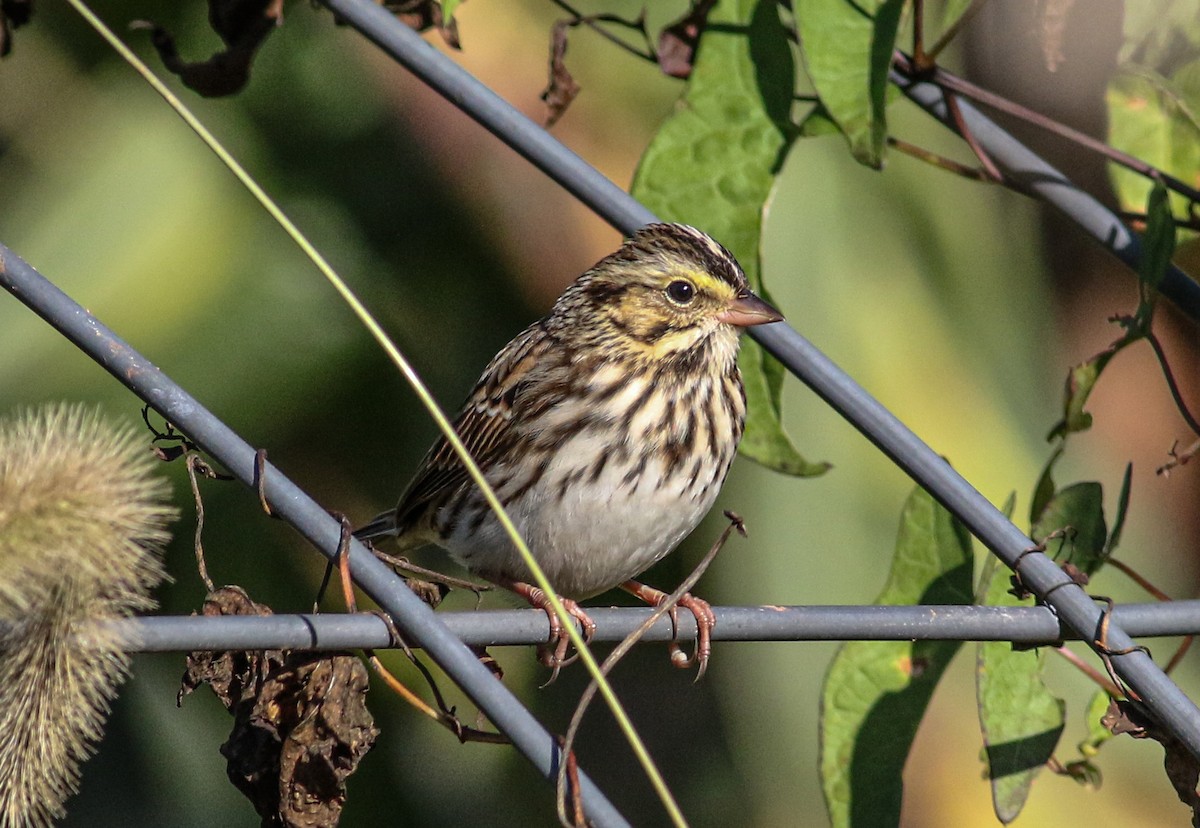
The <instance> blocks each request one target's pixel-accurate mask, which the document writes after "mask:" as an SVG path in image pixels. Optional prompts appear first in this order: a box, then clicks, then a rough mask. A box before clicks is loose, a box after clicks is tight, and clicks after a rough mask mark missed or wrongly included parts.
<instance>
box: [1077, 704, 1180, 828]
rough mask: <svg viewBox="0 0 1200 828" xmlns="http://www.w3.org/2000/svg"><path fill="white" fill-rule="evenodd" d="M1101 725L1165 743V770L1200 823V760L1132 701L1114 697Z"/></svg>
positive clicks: (1137, 737)
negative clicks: (1198, 788)
mask: <svg viewBox="0 0 1200 828" xmlns="http://www.w3.org/2000/svg"><path fill="white" fill-rule="evenodd" d="M1100 722H1101V724H1103V725H1104V726H1105V727H1107V728H1108V729H1109V730H1111V731H1112V732H1113V733H1114V734H1121V733H1128V734H1129V735H1130V736H1132V737H1133V738H1134V739H1153V740H1154V741H1156V742H1158V743H1159V744H1161V745H1162V746H1163V769H1164V770H1165V771H1166V772H1167V779H1169V780H1170V782H1171V786H1172V787H1173V788H1174V789H1175V795H1176V796H1178V797H1179V801H1180V802H1182V803H1183V804H1184V805H1187V806H1188V807H1189V808H1191V809H1192V824H1193V825H1200V793H1198V792H1197V791H1196V786H1197V785H1198V784H1200V762H1197V760H1196V757H1194V756H1192V754H1191V751H1189V750H1188V749H1187V747H1186V746H1185V745H1184V744H1183V742H1181V741H1179V740H1178V739H1176V738H1175V737H1174V736H1173V735H1172V734H1171V733H1170V732H1168V731H1167V730H1166V729H1165V728H1163V727H1162V726H1160V725H1159V724H1158V722H1156V721H1155V720H1154V719H1152V718H1151V717H1150V715H1149V714H1148V713H1147V711H1146V709H1145V708H1144V707H1143V706H1142V705H1140V704H1138V703H1136V702H1132V701H1127V700H1117V699H1113V700H1112V701H1111V702H1109V705H1108V711H1107V712H1106V713H1105V714H1104V717H1103V718H1101V720H1100Z"/></svg>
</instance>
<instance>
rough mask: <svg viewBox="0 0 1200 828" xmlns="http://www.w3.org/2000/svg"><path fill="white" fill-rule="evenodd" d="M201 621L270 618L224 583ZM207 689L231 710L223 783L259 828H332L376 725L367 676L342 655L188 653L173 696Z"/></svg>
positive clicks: (207, 604)
mask: <svg viewBox="0 0 1200 828" xmlns="http://www.w3.org/2000/svg"><path fill="white" fill-rule="evenodd" d="M203 614H204V615H270V614H271V610H270V609H269V608H268V607H265V606H263V605H261V604H257V603H255V602H254V601H252V600H251V599H250V597H249V596H248V595H247V594H246V593H245V591H244V590H242V589H241V588H240V587H223V588H222V589H219V590H217V591H216V592H214V593H212V594H210V595H209V596H208V598H207V599H206V600H205V602H204V609H203ZM201 684H208V685H210V686H211V687H212V689H213V692H214V693H216V695H217V698H219V699H220V700H221V703H222V704H224V705H225V707H226V709H228V710H229V712H230V713H232V714H233V719H234V723H233V731H232V732H231V733H230V735H229V739H228V740H227V741H226V742H225V744H224V745H222V746H221V754H222V755H223V756H225V758H226V760H227V762H228V765H227V769H226V770H227V773H228V774H229V778H230V781H232V782H233V784H234V785H236V786H237V787H238V789H239V790H240V791H242V793H244V794H245V795H246V797H247V798H248V799H249V800H250V801H251V802H252V803H253V804H254V807H255V810H257V811H258V813H259V815H260V816H261V817H262V818H263V824H264V825H286V826H297V828H299V827H300V826H303V828H320V827H321V826H334V825H337V823H338V819H339V817H340V816H341V811H342V807H343V805H344V804H345V800H346V778H347V777H348V776H349V775H350V774H352V773H353V772H354V771H355V769H356V768H357V767H358V763H359V761H360V760H361V759H362V757H363V756H365V755H366V753H367V751H369V750H370V749H371V746H372V745H373V744H374V743H375V737H376V736H377V735H378V733H379V729H378V728H377V727H376V726H375V723H374V721H373V719H372V718H371V714H370V712H369V711H368V710H367V707H366V704H365V696H366V692H367V687H368V679H367V671H366V668H365V667H364V666H363V664H362V662H361V661H360V660H359V659H358V658H356V657H354V656H351V655H348V654H344V653H343V654H334V655H319V654H315V653H303V652H292V651H287V650H265V651H253V652H224V653H209V652H206V653H192V654H191V655H189V656H188V661H187V671H186V672H185V673H184V677H183V686H182V688H181V689H180V698H181V699H182V697H183V696H184V695H186V694H188V693H190V692H192V691H193V690H194V689H195V688H196V687H199V686H200V685H201Z"/></svg>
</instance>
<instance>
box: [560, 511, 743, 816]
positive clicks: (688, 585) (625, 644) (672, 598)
mask: <svg viewBox="0 0 1200 828" xmlns="http://www.w3.org/2000/svg"><path fill="white" fill-rule="evenodd" d="M725 517H727V518H728V519H729V525H728V526H726V527H725V530H724V531H723V532H721V535H720V536H719V537H718V538H717V540H716V542H715V543H714V544H713V545H712V547H711V548H710V549H709V550H708V552H707V553H706V554H705V555H704V557H703V558H702V559H701V560H700V563H698V564H696V568H695V569H693V570H692V572H691V573H690V574H689V575H688V576H687V577H686V578H684V579H683V583H681V584H680V585H679V586H678V587H676V588H675V591H674V592H672V593H671V594H670V595H668V596H667V599H666V600H665V601H663V602H662V603H661V604H659V605H658V606H657V607H655V609H654V612H652V613H650V615H649V616H648V617H647V618H646V620H645V621H643V622H642V624H641V625H640V626H639V627H638V628H637V629H636V630H634V631H633V632H631V633H630V634H629V635H627V636H625V638H624V640H622V641H621V643H620V644H618V645H617V646H616V647H615V648H614V649H613V651H612V652H611V653H609V654H608V657H607V658H606V659H604V663H603V664H601V665H600V674H601V675H604V676H607V675H608V674H609V672H611V671H612V669H613V667H615V666H616V665H617V663H618V662H619V661H620V660H621V659H622V658H624V657H625V654H626V653H628V652H629V651H630V650H631V649H633V646H634V645H635V644H636V643H637V642H638V641H639V640H641V638H642V636H644V635H645V634H646V633H647V632H649V631H650V629H651V628H652V627H653V626H654V625H655V624H657V623H658V621H659V619H661V618H662V617H663V616H665V615H666V614H667V613H669V612H671V610H672V609H674V608H675V606H676V605H677V604H678V603H679V599H680V598H682V597H683V596H684V595H685V594H687V593H688V592H690V591H691V589H692V587H694V586H695V585H696V582H697V581H699V580H700V576H701V575H703V574H704V571H705V570H706V569H708V566H709V564H711V563H712V562H713V559H714V558H716V556H717V553H718V552H720V551H721V547H723V546H724V545H725V541H727V540H728V539H729V536H730V534H732V533H733V531H734V530H735V529H736V530H737V532H738V534H740V535H741V536H742V537H745V536H746V524H745V522H744V521H743V520H742V519H741V517H739V516H738V515H736V514H735V513H733V512H730V511H726V512H725ZM598 689H599V686H598V685H597V684H596V681H595V679H593V680H592V681H591V682H589V683H588V686H587V688H586V689H585V690H584V691H583V695H582V696H581V697H580V699H579V704H578V705H577V706H576V708H575V713H574V715H573V716H571V723H570V725H569V726H568V727H567V735H566V736H565V737H563V740H562V746H563V754H564V755H565V756H568V757H569V756H571V755H572V754H573V746H574V744H575V738H576V736H578V735H579V726H580V725H581V724H582V723H583V714H584V713H586V712H587V709H588V706H589V705H590V704H591V703H592V699H593V698H595V696H596V691H597V690H598ZM567 766H568V762H567V761H563V762H562V763H561V764H560V766H559V769H558V792H557V796H556V799H557V810H558V821H559V823H560V824H561V825H564V826H566V828H574V826H575V825H576V824H577V823H572V822H570V821H568V819H567V810H566V808H567V806H566V801H567Z"/></svg>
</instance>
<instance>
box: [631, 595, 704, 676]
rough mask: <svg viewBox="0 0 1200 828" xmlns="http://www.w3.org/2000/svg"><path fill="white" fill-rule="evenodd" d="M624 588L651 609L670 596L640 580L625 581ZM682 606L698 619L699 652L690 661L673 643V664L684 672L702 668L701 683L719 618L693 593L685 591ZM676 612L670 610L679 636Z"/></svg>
mask: <svg viewBox="0 0 1200 828" xmlns="http://www.w3.org/2000/svg"><path fill="white" fill-rule="evenodd" d="M621 589H623V590H625V591H626V592H628V593H629V594H630V595H633V596H634V597H636V598H640V599H641V600H643V601H645V602H646V603H647V604H649V605H650V606H652V607H657V606H660V605H661V604H662V603H663V602H664V601H666V600H667V598H668V597H670V596H668V595H667V593H665V592H663V591H662V590H658V589H655V588H654V587H651V586H646V585H645V584H643V583H641V582H639V581H626V582H625V583H623V584H621ZM679 606H681V607H683V608H684V609H687V610H690V611H691V613H692V615H694V616H695V617H696V652H695V653H693V654H692V656H691V657H690V658H689V657H688V655H687V653H685V652H684V651H683V648H682V647H680V646H679V644H678V643H677V642H674V641H672V642H671V645H670V646H671V663H672V664H673V665H675V666H676V667H679V668H681V669H687V668H688V667H691V666H692V665H693V664H697V665H699V667H700V670H699V672H698V673H697V674H696V680H697V681H699V680H700V677H701V676H703V675H704V671H705V670H707V669H708V657H709V656H710V655H711V654H712V630H713V627H715V626H717V616H716V615H714V614H713V611H712V607H711V606H709V603H708V602H707V601H705V600H703V599H700V598H697V597H695V596H694V595H692V594H691V593H690V592H685V593H684V594H683V597H682V598H680V599H679ZM676 609H677V608H676V607H671V630H672V632H673V633H674V634H675V635H678V634H679V617H678V615H677V614H676Z"/></svg>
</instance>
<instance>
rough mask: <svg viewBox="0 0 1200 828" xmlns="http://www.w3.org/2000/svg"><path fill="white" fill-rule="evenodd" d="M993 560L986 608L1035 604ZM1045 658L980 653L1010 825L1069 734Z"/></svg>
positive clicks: (987, 726) (988, 743) (991, 752)
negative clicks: (1046, 677)
mask: <svg viewBox="0 0 1200 828" xmlns="http://www.w3.org/2000/svg"><path fill="white" fill-rule="evenodd" d="M992 561H995V559H994V558H993V559H992ZM992 561H990V562H989V564H990V568H989V569H988V571H987V572H986V573H985V576H984V585H983V586H984V592H985V594H986V595H987V600H986V602H985V603H987V604H988V605H990V606H1030V605H1032V603H1033V602H1032V600H1031V599H1029V600H1024V601H1019V600H1017V599H1016V598H1015V597H1013V596H1012V594H1010V593H1009V592H1008V588H1009V578H1008V576H1009V572H1008V570H1007V569H1005V568H1004V567H1001V566H998V565H996V564H995V563H993V562H992ZM1045 659H1046V654H1045V651H1044V650H1042V651H1038V650H1016V649H1013V646H1012V644H1009V643H1008V642H1005V641H988V642H984V643H982V644H980V645H978V649H977V650H976V660H975V668H976V669H975V691H976V701H977V703H978V705H979V725H980V729H981V730H982V732H983V745H984V757H985V759H986V763H987V775H988V780H989V782H990V783H991V788H992V807H993V809H994V810H995V812H996V817H997V818H998V819H999V820H1000V821H1001V822H1002V823H1004V824H1006V825H1007V824H1008V823H1010V822H1012V821H1013V820H1014V819H1016V817H1017V815H1018V814H1019V813H1020V812H1021V808H1022V807H1023V806H1024V804H1025V800H1026V799H1027V798H1028V796H1029V789H1030V787H1031V786H1032V785H1033V780H1034V779H1035V778H1036V777H1037V775H1038V773H1039V772H1040V771H1041V770H1042V768H1043V766H1044V765H1045V764H1046V761H1047V760H1048V759H1049V758H1050V756H1051V755H1052V754H1053V753H1054V748H1055V746H1056V745H1057V744H1058V740H1059V737H1060V736H1061V734H1062V730H1063V724H1064V721H1065V720H1064V710H1065V705H1064V703H1063V701H1062V699H1060V698H1058V697H1057V696H1055V695H1054V694H1053V693H1051V692H1050V690H1049V689H1048V688H1047V687H1046V685H1045V684H1044V683H1043V681H1042V670H1043V667H1044V664H1045Z"/></svg>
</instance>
